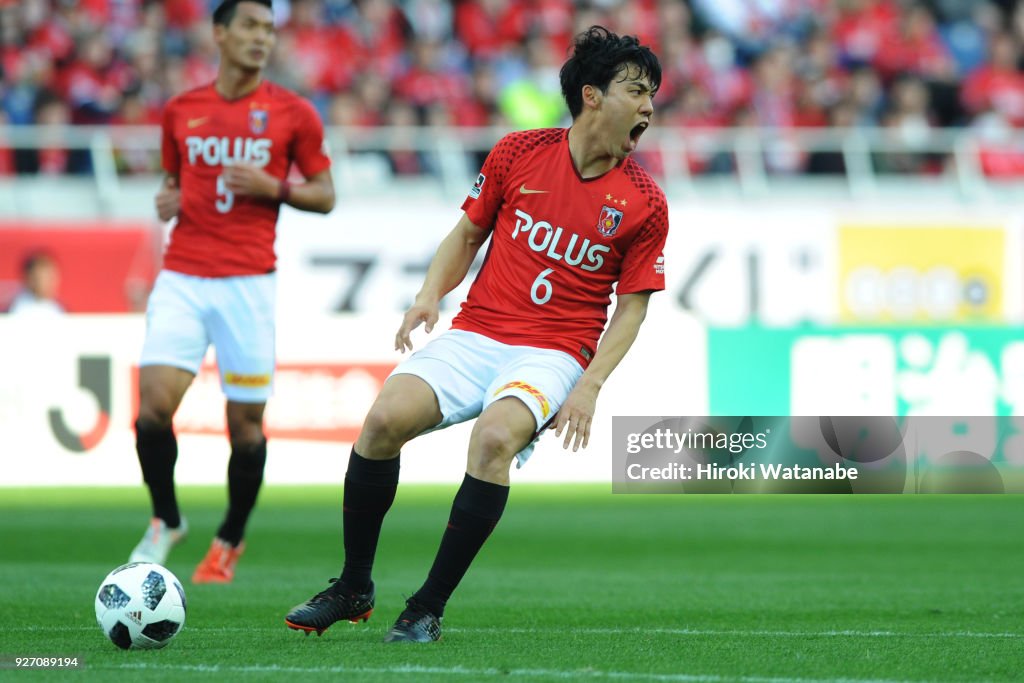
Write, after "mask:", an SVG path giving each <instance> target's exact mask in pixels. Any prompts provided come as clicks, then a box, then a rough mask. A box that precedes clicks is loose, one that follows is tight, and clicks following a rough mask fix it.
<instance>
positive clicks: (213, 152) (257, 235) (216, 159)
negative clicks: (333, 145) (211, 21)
mask: <svg viewBox="0 0 1024 683" xmlns="http://www.w3.org/2000/svg"><path fill="white" fill-rule="evenodd" d="M323 138H324V133H323V124H322V123H321V122H320V118H319V116H318V115H317V113H316V111H315V110H314V109H313V107H312V105H311V104H309V102H307V101H306V100H304V99H303V98H301V97H299V96H298V95H296V94H295V93H293V92H291V91H290V90H287V89H285V88H282V87H280V86H278V85H275V84H273V83H269V82H267V81H263V82H262V83H260V85H259V86H258V87H257V88H256V89H255V90H253V91H252V92H251V93H249V94H247V95H245V96H243V97H240V98H238V99H235V100H228V99H225V98H224V97H223V96H221V95H220V94H219V93H218V92H217V91H216V89H215V88H214V86H213V84H210V85H206V86H203V87H201V88H196V89H195V90H190V91H188V92H186V93H183V94H181V95H179V96H177V97H175V98H173V99H172V100H171V101H169V102H168V103H167V105H166V107H165V108H164V114H163V142H162V145H161V154H162V164H163V168H164V170H165V171H166V172H167V173H168V174H169V175H173V176H178V186H179V187H180V188H181V210H180V211H179V213H178V222H177V225H176V226H175V228H174V231H173V232H172V233H171V241H170V244H169V245H168V247H167V253H166V254H165V255H164V267H165V268H167V269H168V270H173V271H177V272H179V273H185V274H186V275H197V276H200V277H227V276H233V275H256V274H260V273H269V272H271V271H272V270H274V263H275V256H274V235H275V226H276V224H277V213H278V209H279V207H280V204H279V203H278V202H277V201H276V200H274V199H267V198H255V197H246V196H241V195H235V194H234V193H232V192H231V191H230V190H228V189H227V186H226V184H225V182H224V179H223V177H222V176H221V173H222V172H223V169H224V167H225V166H228V165H231V164H238V163H249V164H254V165H256V166H259V167H261V168H262V169H263V170H264V171H266V172H267V173H269V174H270V175H272V176H274V177H275V178H280V179H284V178H286V177H287V175H288V170H289V169H290V167H291V165H292V163H293V162H294V163H295V164H296V165H297V166H298V168H299V171H300V172H301V173H302V175H303V176H305V177H306V178H309V177H310V176H313V175H316V174H317V173H320V172H322V171H324V170H326V169H327V168H329V167H330V165H331V160H330V158H329V157H328V156H327V154H326V152H325V148H324V139H323Z"/></svg>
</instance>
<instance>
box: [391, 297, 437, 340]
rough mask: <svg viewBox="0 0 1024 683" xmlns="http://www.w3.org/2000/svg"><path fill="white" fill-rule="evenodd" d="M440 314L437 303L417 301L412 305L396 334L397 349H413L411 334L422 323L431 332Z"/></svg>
mask: <svg viewBox="0 0 1024 683" xmlns="http://www.w3.org/2000/svg"><path fill="white" fill-rule="evenodd" d="M439 316H440V309H439V307H438V305H437V304H436V303H423V302H420V301H417V302H416V303H414V304H413V305H412V306H410V307H409V310H408V311H406V312H405V317H403V318H402V326H401V327H399V328H398V334H396V335H395V351H401V352H402V353H405V352H406V351H412V339H411V338H410V337H409V334H410V333H411V332H412V331H413V330H415V329H416V328H417V327H419V326H420V324H422V323H425V325H424V327H423V329H424V330H426V332H427V334H430V332H431V330H433V329H434V325H435V324H437V319H438V317H439Z"/></svg>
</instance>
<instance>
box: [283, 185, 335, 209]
mask: <svg viewBox="0 0 1024 683" xmlns="http://www.w3.org/2000/svg"><path fill="white" fill-rule="evenodd" d="M277 198H278V199H279V200H280V201H281V203H283V204H287V205H288V206H293V207H295V208H296V209H299V210H300V211H315V212H317V213H330V212H331V210H332V209H333V208H334V185H333V183H330V182H326V181H323V180H318V181H306V182H304V183H295V184H292V183H288V182H287V181H281V185H280V186H279V188H278V192H277Z"/></svg>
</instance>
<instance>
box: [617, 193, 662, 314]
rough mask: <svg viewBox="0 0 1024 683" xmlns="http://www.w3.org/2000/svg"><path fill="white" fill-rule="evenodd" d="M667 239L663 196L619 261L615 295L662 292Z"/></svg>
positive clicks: (653, 207)
mask: <svg viewBox="0 0 1024 683" xmlns="http://www.w3.org/2000/svg"><path fill="white" fill-rule="evenodd" d="M667 238H668V207H667V205H666V204H665V198H664V196H663V195H661V196H659V200H658V201H656V202H655V203H654V205H653V206H652V212H651V215H650V217H648V219H647V221H646V222H645V223H644V225H643V227H642V228H641V230H640V234H639V235H638V236H637V238H636V239H635V240H633V243H632V244H631V245H629V249H628V250H627V251H626V256H625V257H624V258H623V260H622V271H621V273H620V275H619V284H618V286H617V287H616V288H615V292H616V294H635V293H637V292H647V291H658V292H660V291H661V290H663V289H665V240H666V239H667Z"/></svg>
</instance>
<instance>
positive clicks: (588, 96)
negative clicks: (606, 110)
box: [583, 84, 602, 109]
mask: <svg viewBox="0 0 1024 683" xmlns="http://www.w3.org/2000/svg"><path fill="white" fill-rule="evenodd" d="M601 97H602V93H601V89H600V88H595V87H594V86H592V85H589V84H588V85H585V86H583V106H584V107H592V108H594V109H597V108H598V107H600V106H601Z"/></svg>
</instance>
